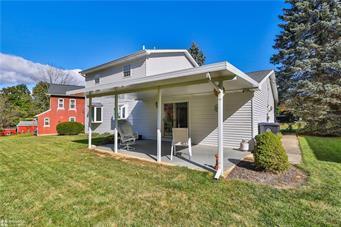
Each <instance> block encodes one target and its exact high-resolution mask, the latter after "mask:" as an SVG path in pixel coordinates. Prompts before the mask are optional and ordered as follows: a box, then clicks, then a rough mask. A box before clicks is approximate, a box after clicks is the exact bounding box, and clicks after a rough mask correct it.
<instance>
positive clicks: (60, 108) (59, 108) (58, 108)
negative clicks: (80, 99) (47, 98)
mask: <svg viewBox="0 0 341 227" xmlns="http://www.w3.org/2000/svg"><path fill="white" fill-rule="evenodd" d="M60 100H63V102H62V103H63V107H59V101H60ZM64 104H65V103H64V99H63V98H58V103H57V105H58V106H57V110H64Z"/></svg>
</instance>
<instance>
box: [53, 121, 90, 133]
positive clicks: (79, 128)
mask: <svg viewBox="0 0 341 227" xmlns="http://www.w3.org/2000/svg"><path fill="white" fill-rule="evenodd" d="M57 132H58V134H59V135H78V134H79V133H82V132H84V125H82V124H81V123H79V122H62V123H59V124H58V125H57Z"/></svg>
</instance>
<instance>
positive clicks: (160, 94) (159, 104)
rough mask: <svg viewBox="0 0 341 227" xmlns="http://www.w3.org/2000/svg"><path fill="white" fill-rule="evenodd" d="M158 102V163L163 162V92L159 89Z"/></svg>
mask: <svg viewBox="0 0 341 227" xmlns="http://www.w3.org/2000/svg"><path fill="white" fill-rule="evenodd" d="M157 93H158V100H157V132H156V133H157V134H156V135H157V161H158V162H161V108H162V100H161V97H162V90H161V89H160V88H158V90H157Z"/></svg>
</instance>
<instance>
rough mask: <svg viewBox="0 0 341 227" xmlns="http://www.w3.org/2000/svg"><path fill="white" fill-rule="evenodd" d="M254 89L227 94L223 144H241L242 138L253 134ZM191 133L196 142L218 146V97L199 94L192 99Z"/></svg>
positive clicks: (234, 145) (247, 137)
mask: <svg viewBox="0 0 341 227" xmlns="http://www.w3.org/2000/svg"><path fill="white" fill-rule="evenodd" d="M251 98H252V93H232V94H226V95H225V96H224V131H223V132H224V146H225V147H233V148H238V147H239V144H240V142H241V140H242V139H246V140H250V139H251V138H252V136H251ZM190 104H191V106H190V108H191V133H192V134H191V136H192V140H193V143H196V144H203V145H212V146H217V141H218V131H217V127H218V122H217V112H216V104H217V97H215V96H214V95H210V96H198V97H195V98H193V99H192V100H191V103H190Z"/></svg>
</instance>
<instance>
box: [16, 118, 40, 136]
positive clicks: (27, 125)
mask: <svg viewBox="0 0 341 227" xmlns="http://www.w3.org/2000/svg"><path fill="white" fill-rule="evenodd" d="M36 130H37V122H36V121H20V122H19V123H18V124H17V134H24V133H30V134H32V135H33V134H34V133H35V131H36Z"/></svg>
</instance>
